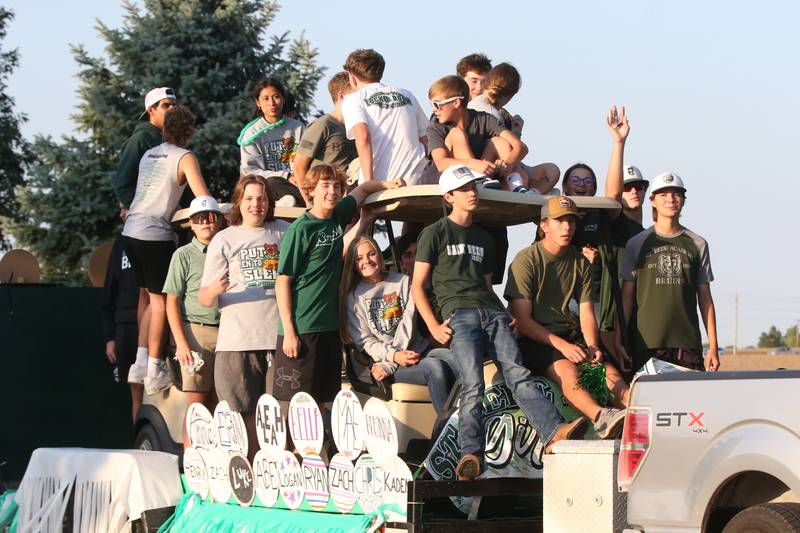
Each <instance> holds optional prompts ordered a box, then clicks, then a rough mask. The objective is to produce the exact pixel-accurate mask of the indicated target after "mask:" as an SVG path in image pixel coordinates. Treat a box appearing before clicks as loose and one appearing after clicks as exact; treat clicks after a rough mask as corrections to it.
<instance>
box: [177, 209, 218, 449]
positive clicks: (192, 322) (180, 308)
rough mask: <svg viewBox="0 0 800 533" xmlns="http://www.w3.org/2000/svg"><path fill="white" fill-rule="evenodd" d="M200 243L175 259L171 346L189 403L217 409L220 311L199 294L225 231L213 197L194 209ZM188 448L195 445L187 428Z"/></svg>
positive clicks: (196, 238) (185, 442)
mask: <svg viewBox="0 0 800 533" xmlns="http://www.w3.org/2000/svg"><path fill="white" fill-rule="evenodd" d="M189 220H190V221H191V225H192V232H193V233H194V239H192V242H190V243H189V244H187V245H185V246H181V247H180V248H178V249H177V250H175V253H174V254H172V260H171V261H170V264H169V271H168V272H167V280H166V282H165V283H164V292H165V293H166V295H167V320H168V321H169V328H170V331H171V333H172V334H171V346H172V347H174V349H175V357H176V359H177V360H178V362H179V363H180V388H181V390H182V391H183V392H185V393H186V397H187V400H188V402H189V404H191V403H194V402H199V403H202V404H204V405H205V406H206V407H208V408H209V409H213V406H214V403H216V399H215V397H214V352H215V350H216V348H217V333H218V332H219V309H218V308H217V307H216V306H214V307H205V306H203V305H200V302H198V300H197V295H198V293H199V291H200V282H201V280H202V278H203V268H204V265H205V261H206V249H207V248H208V243H210V242H211V239H212V238H213V237H214V235H216V234H217V232H218V231H219V230H220V227H221V226H222V211H221V210H220V208H219V205H217V201H216V200H214V198H212V197H210V196H198V197H197V198H195V199H194V200H192V203H191V205H190V206H189ZM183 445H184V447H188V446H189V439H188V437H187V434H186V424H183Z"/></svg>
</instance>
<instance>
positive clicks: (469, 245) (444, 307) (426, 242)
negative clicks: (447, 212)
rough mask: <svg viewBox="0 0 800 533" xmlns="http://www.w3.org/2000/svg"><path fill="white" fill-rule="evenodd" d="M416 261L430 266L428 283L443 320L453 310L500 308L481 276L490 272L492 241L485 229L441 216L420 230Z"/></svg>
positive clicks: (491, 269)
mask: <svg viewBox="0 0 800 533" xmlns="http://www.w3.org/2000/svg"><path fill="white" fill-rule="evenodd" d="M417 261H419V262H421V263H429V264H430V265H431V268H432V271H433V272H432V275H431V286H432V287H433V294H434V296H435V298H436V305H438V311H439V315H440V316H441V317H442V319H443V320H447V317H448V316H449V315H450V313H452V312H453V311H455V310H456V309H475V308H489V309H502V308H503V307H502V305H501V304H500V300H499V299H498V298H497V296H496V295H495V294H494V292H492V290H491V289H490V288H489V287H488V286H487V285H486V278H485V277H484V276H485V275H486V274H491V273H492V272H493V271H494V243H492V239H491V238H490V237H489V234H488V233H487V232H486V230H485V229H483V228H481V227H479V226H476V225H475V224H473V225H471V226H468V227H465V226H460V225H458V224H456V223H455V222H453V221H452V220H450V218H448V217H443V218H441V219H439V220H438V221H436V222H434V223H433V224H431V225H430V226H428V227H427V228H425V229H424V230H422V233H420V235H419V239H417Z"/></svg>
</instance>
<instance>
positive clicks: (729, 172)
mask: <svg viewBox="0 0 800 533" xmlns="http://www.w3.org/2000/svg"><path fill="white" fill-rule="evenodd" d="M285 4H286V5H285V6H284V7H283V8H282V10H281V12H280V14H279V15H278V16H277V17H276V19H275V21H274V23H273V25H272V26H271V31H270V34H274V33H281V32H284V31H287V30H288V31H290V32H291V33H292V35H298V34H299V32H301V31H305V33H306V36H307V37H308V38H309V39H310V41H311V42H312V43H313V45H314V46H316V47H317V48H318V49H319V52H320V55H319V62H320V63H321V64H322V65H325V66H326V67H328V68H329V70H328V74H332V73H334V72H336V71H337V70H339V68H340V67H341V65H342V63H343V62H344V59H345V57H346V56H347V54H348V53H349V52H350V51H351V50H353V49H355V48H362V47H371V48H375V49H377V50H379V51H380V52H381V53H382V54H383V55H384V57H385V58H386V61H387V69H386V73H385V76H384V79H385V80H386V81H387V82H389V83H393V84H396V85H400V86H404V87H407V88H408V89H410V90H412V91H413V92H414V93H415V94H416V95H417V97H418V98H419V100H420V101H421V102H425V101H426V98H425V96H426V94H427V88H428V86H429V85H430V83H431V82H433V81H434V80H435V79H436V78H438V77H440V76H443V75H445V74H450V73H453V72H454V69H455V63H456V62H457V61H458V59H459V58H460V57H462V56H463V55H466V54H467V53H470V52H474V51H480V52H484V53H486V54H487V55H488V56H489V57H490V58H491V59H492V60H493V61H495V62H501V61H509V62H511V63H513V64H514V65H515V66H516V67H517V68H518V69H519V70H520V72H521V73H522V79H523V84H522V90H521V91H520V93H519V94H518V95H517V96H516V97H515V98H514V100H512V102H511V103H510V104H509V106H508V108H509V109H510V110H511V111H512V112H513V113H519V114H520V115H522V117H524V118H525V121H526V123H525V135H524V140H525V141H526V143H527V144H528V146H529V147H531V148H532V156H529V157H528V159H527V161H528V162H534V163H535V162H543V161H553V162H555V163H556V164H558V165H559V166H560V167H561V168H562V170H563V169H565V168H567V167H568V166H569V165H571V164H572V163H574V162H576V161H584V162H586V163H588V164H589V165H591V166H592V167H593V168H594V169H595V171H596V172H597V174H598V175H599V176H604V175H605V168H606V165H607V162H608V155H609V150H610V138H609V135H608V133H607V132H606V130H605V127H604V124H603V117H604V114H605V112H606V111H607V109H608V107H609V106H610V105H611V104H612V103H616V104H624V105H626V107H627V109H628V113H629V116H630V118H631V135H630V138H629V141H628V147H627V152H626V160H627V162H630V163H633V164H636V165H637V166H639V168H641V169H642V171H643V172H644V174H645V176H646V177H652V176H654V175H655V174H657V173H659V172H662V171H665V170H672V171H674V172H676V173H678V174H679V175H680V176H681V177H683V179H684V181H685V182H686V184H687V187H688V201H687V205H686V209H685V211H684V217H683V223H684V224H685V225H686V226H687V227H689V228H691V229H693V230H694V231H696V232H697V233H699V234H700V235H702V236H704V237H705V238H706V239H707V240H708V241H709V244H710V249H711V259H712V266H713V270H714V274H715V276H716V281H715V282H714V283H713V284H712V290H713V294H714V298H715V301H716V304H717V318H718V327H719V332H720V344H721V345H727V344H729V343H731V342H732V331H733V295H734V293H735V292H736V291H738V292H739V294H740V308H739V344H740V345H741V346H743V345H747V344H753V343H755V342H756V340H757V337H758V334H759V332H761V331H764V330H766V329H767V328H768V327H769V326H770V325H771V324H775V325H777V326H778V327H780V328H781V329H785V328H786V327H787V326H789V325H792V324H794V323H795V321H796V320H797V319H800V285H798V283H797V277H796V270H795V269H796V265H797V263H798V259H800V247H799V246H798V237H797V231H798V223H797V218H798V217H797V216H796V215H793V213H795V212H797V211H798V210H800V206H798V202H797V198H798V183H800V178H799V177H798V175H797V174H795V173H796V172H797V164H796V160H797V156H796V152H795V151H794V150H797V149H798V148H800V143H799V142H798V141H800V135H798V132H797V126H798V124H800V90H798V87H800V70H798V65H800V37H798V32H797V29H796V23H797V21H798V20H800V4H798V3H796V2H769V1H767V2H758V3H753V2H748V3H744V2H720V1H714V2H688V1H670V2H660V1H653V2H649V1H648V2H642V1H638V0H629V1H623V2H617V1H612V2H594V1H584V2H525V3H522V2H520V3H514V2H509V3H505V4H496V3H492V2H473V1H462V2H418V1H407V2H404V3H401V4H398V3H392V4H378V3H375V2H374V1H371V2H366V1H353V2H306V1H299V0H295V1H293V2H286V3H285ZM487 6H488V7H489V9H487ZM9 7H10V8H11V9H13V10H14V11H15V12H16V20H15V21H14V22H13V23H12V25H11V27H10V28H9V34H8V38H7V39H6V42H5V43H3V47H4V48H9V47H18V48H19V50H20V53H21V67H20V68H19V69H18V70H17V71H16V72H15V73H14V75H13V77H12V79H11V81H10V90H11V93H12V95H13V96H14V97H15V98H16V101H17V107H18V109H19V110H20V111H22V112H24V113H26V114H27V115H28V117H29V119H30V121H29V123H28V124H27V125H26V127H25V129H24V132H25V134H26V135H27V136H29V137H31V136H33V135H34V134H49V135H54V136H58V135H61V134H64V133H69V132H71V131H72V124H71V122H70V119H69V114H70V113H72V112H73V110H74V108H75V105H76V99H75V89H76V87H77V85H76V80H75V78H74V75H75V73H76V71H77V66H76V64H75V62H74V61H73V60H72V57H71V55H70V52H69V44H70V43H74V44H77V43H81V44H83V45H85V46H86V47H87V48H88V49H89V51H90V52H91V53H92V54H93V55H99V54H102V53H103V45H104V43H103V42H102V41H100V40H99V37H98V33H97V31H96V30H95V29H94V24H95V19H99V20H102V21H103V22H105V23H106V24H107V25H109V26H111V27H119V26H120V25H121V23H122V8H121V5H120V4H118V3H116V0H106V1H99V0H87V1H84V2H78V3H63V2H55V1H45V2H41V1H40V2H22V1H19V0H12V1H11V2H10V5H9ZM491 8H496V11H494V12H492V11H491V10H490V9H491ZM321 87H322V88H323V90H320V91H318V93H317V105H318V106H319V107H321V108H323V109H327V108H328V107H329V105H330V104H329V98H328V96H327V95H326V94H325V91H324V87H323V86H321ZM424 107H426V108H427V105H424ZM245 118H246V117H242V120H243V122H244V121H245ZM232 142H233V140H232ZM793 154H795V155H793ZM232 164H236V162H232ZM532 231H533V227H532V225H527V226H520V227H517V228H514V229H513V230H512V232H511V239H512V251H511V254H513V253H515V252H516V250H518V249H519V248H521V247H522V246H524V245H526V244H528V243H529V242H530V241H531V240H532ZM512 256H513V255H512Z"/></svg>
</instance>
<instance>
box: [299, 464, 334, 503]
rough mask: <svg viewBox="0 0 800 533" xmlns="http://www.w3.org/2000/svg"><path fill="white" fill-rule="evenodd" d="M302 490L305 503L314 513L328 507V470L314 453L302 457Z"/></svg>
mask: <svg viewBox="0 0 800 533" xmlns="http://www.w3.org/2000/svg"><path fill="white" fill-rule="evenodd" d="M302 469H303V488H304V489H305V494H306V501H307V502H308V505H309V506H310V507H311V509H313V510H314V511H321V510H323V509H325V507H327V505H328V497H329V495H328V469H327V468H326V467H325V462H324V461H323V460H322V458H321V457H320V456H319V455H318V454H316V453H309V454H306V455H304V456H303V465H302Z"/></svg>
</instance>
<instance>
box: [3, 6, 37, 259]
mask: <svg viewBox="0 0 800 533" xmlns="http://www.w3.org/2000/svg"><path fill="white" fill-rule="evenodd" d="M13 19H14V13H12V12H11V11H8V10H7V9H5V8H3V7H1V6H0V43H2V41H3V39H5V37H6V26H7V25H8V23H9V22H11V20H13ZM18 64H19V54H18V53H17V51H16V50H10V51H8V52H4V51H3V50H2V49H0V249H8V248H9V242H8V240H7V235H6V234H5V231H4V227H3V226H4V220H12V221H13V220H16V219H18V218H19V203H18V202H17V195H16V187H17V186H18V185H22V182H23V177H24V175H25V166H26V164H27V162H28V161H29V159H30V152H29V148H28V144H27V143H26V142H25V140H24V139H23V138H22V133H20V130H19V128H20V125H21V124H22V123H24V122H25V116H24V115H21V114H17V113H14V99H13V98H11V97H10V96H9V95H8V94H6V89H7V86H6V80H7V79H8V77H9V76H10V75H11V73H12V72H13V71H14V69H15V68H16V67H17V65H18Z"/></svg>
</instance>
